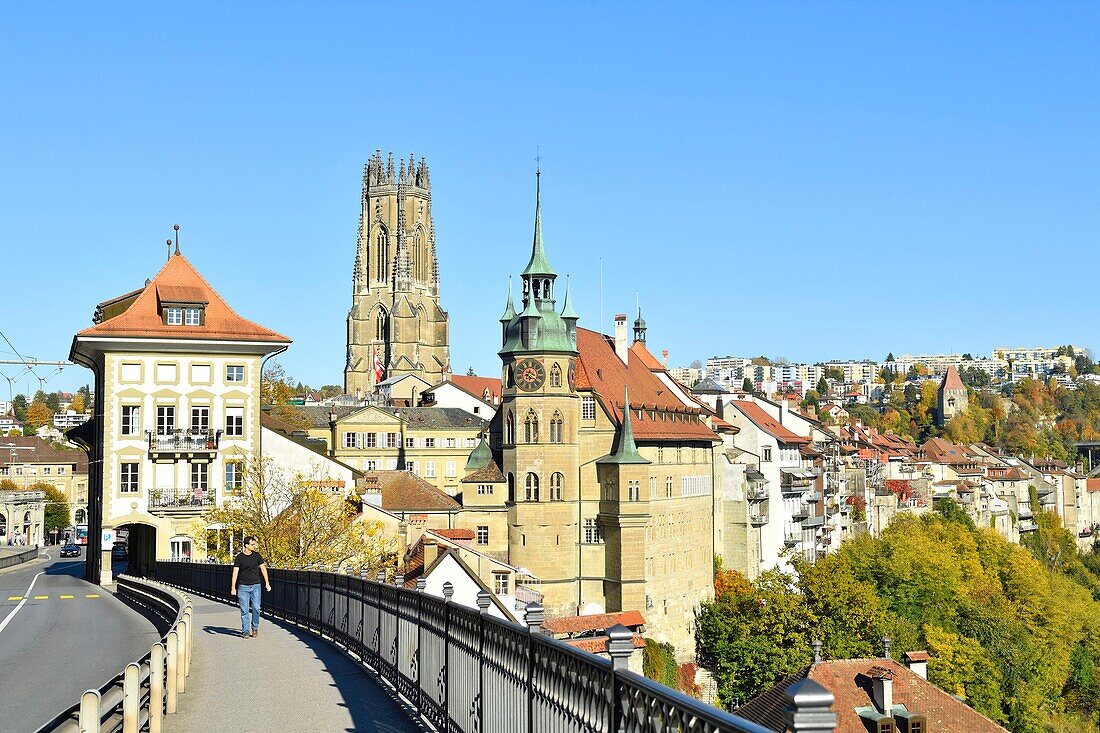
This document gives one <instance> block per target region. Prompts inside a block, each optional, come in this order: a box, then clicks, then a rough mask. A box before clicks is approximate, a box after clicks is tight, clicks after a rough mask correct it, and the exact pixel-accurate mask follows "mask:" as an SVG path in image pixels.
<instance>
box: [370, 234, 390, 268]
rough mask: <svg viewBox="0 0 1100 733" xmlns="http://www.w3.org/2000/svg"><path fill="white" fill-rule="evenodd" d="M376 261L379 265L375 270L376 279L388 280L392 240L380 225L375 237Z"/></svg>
mask: <svg viewBox="0 0 1100 733" xmlns="http://www.w3.org/2000/svg"><path fill="white" fill-rule="evenodd" d="M374 252H375V255H376V256H375V262H376V263H377V264H378V267H377V268H376V270H375V276H374V279H375V280H386V279H387V276H388V274H389V273H388V272H387V270H388V269H389V262H390V241H389V237H387V236H386V230H385V229H382V228H381V227H379V229H378V234H376V235H375V237H374Z"/></svg>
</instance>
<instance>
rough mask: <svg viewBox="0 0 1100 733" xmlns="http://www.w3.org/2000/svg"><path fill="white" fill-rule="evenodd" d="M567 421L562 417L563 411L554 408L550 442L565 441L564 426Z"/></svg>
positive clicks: (551, 419)
mask: <svg viewBox="0 0 1100 733" xmlns="http://www.w3.org/2000/svg"><path fill="white" fill-rule="evenodd" d="M564 427H565V421H564V420H563V419H562V416H561V413H560V412H558V411H557V410H554V416H553V417H552V418H550V442H551V443H564V442H565V438H564V435H563V434H564V432H565V431H564V429H563V428H564Z"/></svg>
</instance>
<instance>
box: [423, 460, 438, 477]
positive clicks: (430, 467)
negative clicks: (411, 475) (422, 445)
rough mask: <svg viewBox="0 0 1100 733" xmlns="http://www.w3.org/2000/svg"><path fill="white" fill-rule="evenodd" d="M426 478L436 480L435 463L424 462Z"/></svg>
mask: <svg viewBox="0 0 1100 733" xmlns="http://www.w3.org/2000/svg"><path fill="white" fill-rule="evenodd" d="M424 478H435V461H424Z"/></svg>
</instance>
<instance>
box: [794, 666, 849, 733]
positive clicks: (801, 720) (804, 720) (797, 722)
mask: <svg viewBox="0 0 1100 733" xmlns="http://www.w3.org/2000/svg"><path fill="white" fill-rule="evenodd" d="M783 697H784V698H785V699H786V701H787V707H786V709H785V710H784V715H783V719H784V721H785V722H786V724H787V730H788V731H790V733H832V732H833V731H834V730H835V729H836V713H834V712H833V710H832V707H833V702H834V698H833V693H831V692H829V691H828V690H827V689H826V688H824V687H822V686H821V685H820V684H818V683H817V682H814V681H813V680H812V679H810V678H809V677H806V678H803V679H801V680H799V681H798V682H795V683H794V684H793V685H791V686H790V687H788V688H787V689H786V690H785V691H784V693H783Z"/></svg>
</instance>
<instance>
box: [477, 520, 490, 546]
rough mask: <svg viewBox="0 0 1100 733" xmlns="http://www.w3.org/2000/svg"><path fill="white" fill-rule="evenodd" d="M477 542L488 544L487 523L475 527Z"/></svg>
mask: <svg viewBox="0 0 1100 733" xmlns="http://www.w3.org/2000/svg"><path fill="white" fill-rule="evenodd" d="M477 543H478V544H479V545H487V544H489V527H488V525H484V524H481V525H478V528H477Z"/></svg>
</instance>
